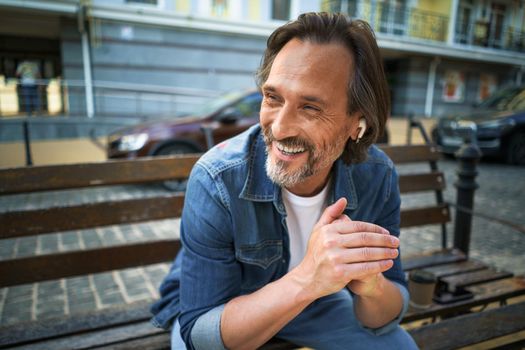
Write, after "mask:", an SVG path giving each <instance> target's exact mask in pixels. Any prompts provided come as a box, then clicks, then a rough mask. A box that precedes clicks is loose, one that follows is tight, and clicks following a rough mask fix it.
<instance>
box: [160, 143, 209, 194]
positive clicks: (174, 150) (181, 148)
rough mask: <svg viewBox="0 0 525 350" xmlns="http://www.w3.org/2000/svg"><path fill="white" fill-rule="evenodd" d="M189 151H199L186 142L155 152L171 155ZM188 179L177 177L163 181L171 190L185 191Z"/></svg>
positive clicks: (161, 154)
mask: <svg viewBox="0 0 525 350" xmlns="http://www.w3.org/2000/svg"><path fill="white" fill-rule="evenodd" d="M188 153H199V150H197V149H196V148H195V147H192V146H190V145H186V144H182V143H180V144H173V145H168V146H164V147H162V148H161V149H160V150H158V151H157V153H155V155H156V156H170V155H175V154H188ZM187 183H188V179H177V180H168V181H163V182H162V186H164V188H166V189H167V190H169V191H173V192H184V191H186V184H187Z"/></svg>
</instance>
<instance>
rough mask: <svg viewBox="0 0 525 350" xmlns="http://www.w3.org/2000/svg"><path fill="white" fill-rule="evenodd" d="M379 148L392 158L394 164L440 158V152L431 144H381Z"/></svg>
mask: <svg viewBox="0 0 525 350" xmlns="http://www.w3.org/2000/svg"><path fill="white" fill-rule="evenodd" d="M380 148H381V149H382V150H383V151H384V152H385V153H386V154H387V155H388V156H389V157H390V159H392V161H393V162H394V163H395V164H396V165H398V164H407V163H419V162H429V161H437V160H439V159H440V158H441V154H440V153H439V151H438V150H437V148H436V147H435V146H431V145H407V146H397V145H396V146H387V145H382V146H381V147H380Z"/></svg>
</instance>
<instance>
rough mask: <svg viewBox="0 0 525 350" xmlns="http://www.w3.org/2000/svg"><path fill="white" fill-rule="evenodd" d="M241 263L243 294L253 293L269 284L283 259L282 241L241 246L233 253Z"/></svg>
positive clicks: (267, 241)
mask: <svg viewBox="0 0 525 350" xmlns="http://www.w3.org/2000/svg"><path fill="white" fill-rule="evenodd" d="M235 255H236V257H237V260H238V261H239V262H240V263H241V271H242V272H241V273H242V282H241V290H242V293H243V294H247V293H251V292H254V291H256V290H258V289H260V288H262V287H263V286H265V285H266V284H268V283H270V282H271V281H272V280H273V279H274V278H275V276H276V275H277V272H278V271H280V268H281V266H280V264H281V263H282V259H283V241H282V240H264V241H261V242H259V243H256V244H244V245H241V246H240V247H239V248H238V249H237V250H236V253H235Z"/></svg>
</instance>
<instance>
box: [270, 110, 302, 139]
mask: <svg viewBox="0 0 525 350" xmlns="http://www.w3.org/2000/svg"><path fill="white" fill-rule="evenodd" d="M272 134H273V136H274V137H275V139H276V140H283V139H285V138H288V137H294V136H297V113H296V111H295V109H294V108H292V106H290V105H289V104H287V103H285V104H284V105H283V107H282V108H281V109H280V110H279V112H278V113H277V115H276V118H275V119H274V121H273V123H272Z"/></svg>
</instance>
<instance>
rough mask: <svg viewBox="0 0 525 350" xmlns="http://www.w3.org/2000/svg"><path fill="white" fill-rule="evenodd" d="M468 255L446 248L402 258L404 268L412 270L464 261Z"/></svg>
mask: <svg viewBox="0 0 525 350" xmlns="http://www.w3.org/2000/svg"><path fill="white" fill-rule="evenodd" d="M465 260H467V256H466V255H465V254H464V253H463V252H461V251H460V250H458V249H445V250H436V251H429V252H424V253H421V254H415V255H409V256H405V257H403V258H402V263H403V270H404V271H410V270H414V269H421V268H426V267H430V266H438V265H444V264H449V263H456V262H462V261H465Z"/></svg>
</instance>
